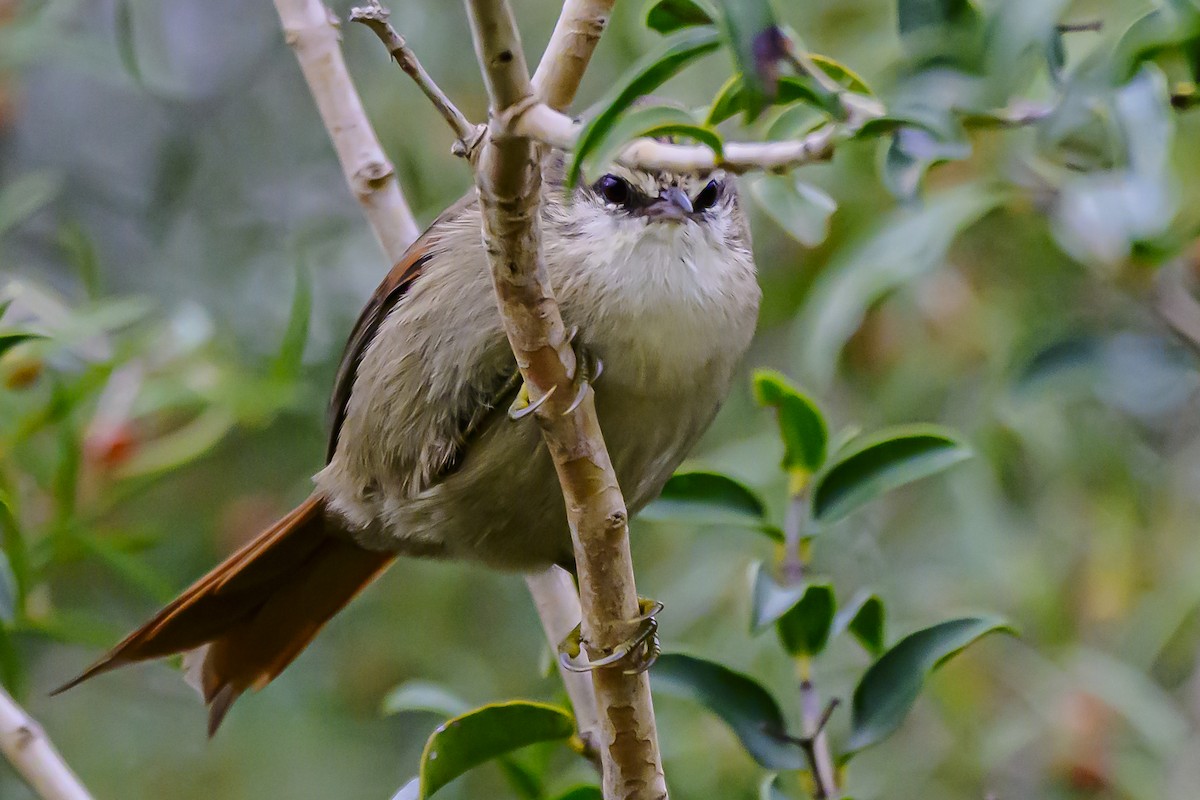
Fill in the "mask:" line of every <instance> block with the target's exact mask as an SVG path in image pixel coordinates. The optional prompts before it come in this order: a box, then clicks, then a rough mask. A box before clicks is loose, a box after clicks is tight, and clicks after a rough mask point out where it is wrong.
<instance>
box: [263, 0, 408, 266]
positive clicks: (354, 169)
mask: <svg viewBox="0 0 1200 800" xmlns="http://www.w3.org/2000/svg"><path fill="white" fill-rule="evenodd" d="M275 10H276V11H278V12H279V21H280V22H281V23H282V24H283V32H284V36H285V37H286V38H287V43H288V44H289V45H291V47H292V49H293V50H294V51H295V53H296V60H297V61H299V62H300V69H301V71H303V73H304V80H305V81H307V82H308V88H309V91H310V92H312V96H313V100H315V101H316V103H317V110H318V111H319V112H320V113H321V120H322V121H323V122H324V123H325V129H326V130H327V131H329V138H330V139H332V140H333V146H334V149H335V150H337V156H338V161H340V162H341V165H342V172H343V173H344V174H345V176H346V183H347V184H349V186H350V191H351V192H353V193H354V196H355V198H357V199H358V202H359V203H360V204H361V205H362V208H363V213H364V214H366V216H367V221H368V222H369V223H370V225H371V230H372V231H374V233H375V238H377V239H378V240H379V244H380V246H381V247H382V248H383V252H384V253H386V254H387V257H388V260H389V261H390V262H391V263H392V264H394V263H396V262H397V261H399V260H400V257H401V256H403V255H404V251H405V250H407V249H408V246H409V245H410V244H412V242H413V240H414V239H416V238H417V234H418V233H419V232H420V231H419V230H418V229H417V223H416V220H414V219H413V215H412V211H411V210H409V207H408V203H407V202H405V200H404V195H403V194H402V193H401V191H400V182H399V181H397V180H396V171H395V168H393V166H392V162H391V161H389V160H388V158H387V155H385V154H384V152H383V147H382V146H381V145H380V144H379V139H378V138H376V136H375V131H374V130H373V129H372V128H371V124H370V122H369V121H368V120H367V114H366V111H364V110H363V105H362V101H361V100H360V99H359V97H358V92H357V91H356V90H355V88H354V82H353V81H352V80H351V79H350V73H349V72H348V71H347V70H346V62H345V60H344V59H343V58H342V49H341V37H340V36H339V34H338V29H337V18H336V17H335V16H333V14H332V12H330V10H329V9H328V8H326V7H325V5H324V4H323V3H322V2H321V0H275Z"/></svg>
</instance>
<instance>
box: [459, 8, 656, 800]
mask: <svg viewBox="0 0 1200 800" xmlns="http://www.w3.org/2000/svg"><path fill="white" fill-rule="evenodd" d="M467 6H468V11H469V15H470V19H471V30H472V34H473V37H474V40H475V52H476V55H477V56H478V59H479V64H480V68H481V70H482V72H483V75H484V82H485V83H486V84H487V89H488V97H489V98H490V101H491V108H492V119H491V125H490V126H489V131H488V136H487V138H486V139H485V141H484V143H483V145H482V146H481V149H480V155H479V168H478V170H477V172H476V186H477V188H478V191H479V201H480V207H481V210H482V212H483V237H484V242H485V244H486V246H487V251H488V258H489V261H490V262H491V268H492V279H493V283H494V285H495V288H496V296H497V300H498V303H499V305H500V312H501V316H502V317H503V319H504V327H505V331H506V332H507V334H508V339H509V344H510V345H511V346H512V349H513V354H514V356H515V357H516V361H517V364H518V365H519V366H520V368H521V374H522V377H523V379H524V380H525V385H526V387H528V390H529V394H530V398H531V401H532V402H533V403H539V402H540V401H541V400H542V399H543V398H544V396H546V395H547V394H548V393H550V392H553V395H552V396H550V397H549V398H548V399H546V400H545V402H540V405H539V406H538V410H537V412H536V413H535V417H536V419H537V421H538V423H539V424H540V426H541V428H542V433H543V436H544V438H545V441H546V447H547V450H548V451H549V453H550V456H551V458H552V459H553V461H554V465H555V468H556V469H557V471H558V477H559V481H560V483H561V485H562V490H563V495H564V499H565V501H566V508H567V519H568V522H569V523H570V527H571V533H572V539H573V540H574V544H575V562H576V567H577V569H578V575H579V590H580V601H581V604H582V608H583V634H584V639H585V641H586V643H587V649H588V655H589V659H590V660H592V661H596V660H599V658H600V657H603V656H604V655H607V654H608V653H611V652H614V651H615V650H616V649H617V647H618V646H619V645H621V644H622V643H623V642H625V641H627V640H628V639H630V638H631V637H632V635H633V634H634V632H635V630H636V628H637V626H638V621H637V620H636V617H637V615H638V613H639V611H638V597H637V591H636V588H635V586H634V578H633V561H632V558H631V556H630V552H629V531H628V524H627V522H628V514H627V511H626V508H625V502H624V499H623V498H622V496H621V490H620V487H619V486H618V485H617V479H616V475H615V473H614V472H613V468H612V462H611V461H610V460H609V456H608V451H607V450H606V448H605V446H604V438H603V436H602V435H601V433H600V427H599V423H598V422H597V420H596V407H595V397H594V394H593V392H592V391H591V389H590V388H587V389H585V390H584V394H583V396H582V397H583V399H582V402H579V403H578V404H577V405H576V403H575V400H574V398H575V395H576V388H577V387H576V386H575V385H574V378H575V372H576V364H575V354H574V352H573V351H572V350H571V346H570V340H569V337H568V336H567V333H566V329H565V327H564V325H563V321H562V316H561V314H560V313H559V309H558V305H557V303H555V301H554V293H553V290H552V289H551V287H550V283H549V277H548V274H547V271H546V267H545V264H544V262H543V261H542V258H541V246H540V245H541V243H540V231H539V227H538V219H539V214H538V208H539V203H540V199H541V170H540V168H539V163H538V161H537V159H536V152H537V149H536V148H535V147H534V144H533V142H531V141H530V140H529V139H528V138H525V137H524V136H520V135H518V132H517V131H515V130H514V129H513V127H512V121H513V120H514V119H516V118H519V117H520V116H521V112H522V111H523V110H524V109H526V108H527V107H529V106H530V105H537V104H536V101H535V98H534V95H533V87H532V84H531V82H530V79H529V72H528V69H527V67H526V65H525V58H524V55H523V53H522V50H521V42H520V36H519V34H518V32H517V27H516V22H515V20H514V18H513V14H512V9H511V8H509V6H508V3H507V2H505V0H467ZM546 108H547V110H549V109H548V107H546ZM553 113H557V112H553ZM592 680H593V684H594V686H595V689H596V701H597V706H598V708H599V711H600V719H601V736H602V740H601V741H602V745H603V750H602V757H603V762H604V776H603V783H604V797H605V798H606V800H618V799H620V800H663V798H666V796H667V789H666V781H665V779H664V777H663V772H662V762H661V757H660V755H659V751H658V733H657V729H656V726H655V722H654V710H653V706H652V705H651V700H650V682H649V679H648V677H647V675H646V674H645V673H644V672H643V673H639V674H635V675H626V674H625V672H624V669H623V668H622V666H621V665H616V666H614V667H611V668H604V669H598V670H595V671H594V672H593V673H592Z"/></svg>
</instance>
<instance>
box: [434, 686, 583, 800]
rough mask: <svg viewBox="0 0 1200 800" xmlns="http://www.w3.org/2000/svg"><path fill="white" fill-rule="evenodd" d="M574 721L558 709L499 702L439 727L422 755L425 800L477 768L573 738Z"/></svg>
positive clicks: (514, 702) (531, 703)
mask: <svg viewBox="0 0 1200 800" xmlns="http://www.w3.org/2000/svg"><path fill="white" fill-rule="evenodd" d="M574 732H575V720H574V719H573V718H572V717H571V715H570V714H569V713H567V712H566V711H564V710H563V709H561V708H558V707H556V706H551V705H547V704H545V703H533V702H528V701H511V702H507V703H495V704H492V705H487V706H483V707H482V708H477V709H475V710H474V711H470V712H468V713H466V714H463V715H461V716H458V717H455V718H454V719H452V720H449V721H448V722H445V723H443V724H442V725H439V726H438V728H437V730H435V731H434V732H433V735H432V736H430V737H429V741H427V742H426V743H425V752H424V753H423V754H422V755H421V800H424V798H427V797H431V796H432V795H433V794H434V793H435V792H437V791H438V790H439V789H441V788H442V787H443V786H445V785H446V784H448V783H450V781H452V780H454V779H455V778H457V777H458V776H460V775H462V774H463V773H465V772H467V771H468V770H470V769H473V768H474V767H477V766H479V765H480V764H483V763H485V762H487V761H490V760H492V759H493V758H497V757H499V756H502V755H506V754H508V753H511V752H513V751H514V750H518V749H520V748H522V747H527V746H528V745H531V744H537V743H538V742H552V741H559V740H563V739H568V738H570V737H571V735H572V734H573V733H574Z"/></svg>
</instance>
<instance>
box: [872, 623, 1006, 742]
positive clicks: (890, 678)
mask: <svg viewBox="0 0 1200 800" xmlns="http://www.w3.org/2000/svg"><path fill="white" fill-rule="evenodd" d="M993 632H1002V633H1010V634H1015V631H1014V630H1013V629H1012V627H1010V626H1009V625H1008V623H1006V622H1004V621H1003V620H1000V619H996V618H989V617H964V618H962V619H955V620H949V621H947V622H942V623H939V624H937V625H934V626H932V627H930V628H925V629H924V630H920V631H917V632H916V633H913V634H910V635H908V636H906V637H904V638H903V639H901V640H900V642H899V643H898V644H897V645H896V646H895V647H893V648H892V649H890V650H888V651H887V652H886V653H884V655H883V657H882V658H880V659H879V660H878V661H876V662H875V663H874V664H873V665H872V666H871V668H870V669H868V670H867V672H866V674H865V675H863V677H862V680H861V681H859V684H858V686H857V687H856V688H855V690H854V700H853V704H852V709H851V732H850V742H849V745H848V748H849V750H850V751H851V752H857V751H859V750H862V749H863V748H865V747H870V746H871V745H873V744H876V743H877V742H880V741H882V740H883V739H886V738H887V737H888V736H890V735H891V734H892V733H893V732H894V731H895V730H896V729H897V728H898V727H900V723H902V722H903V721H904V718H905V717H906V716H907V715H908V711H909V709H910V708H912V705H913V703H914V702H916V699H917V695H919V694H920V693H921V687H922V686H923V685H924V683H925V678H926V677H927V676H928V675H929V674H930V673H931V672H933V671H934V670H935V669H937V668H938V667H939V666H941V665H942V664H943V663H945V662H946V661H947V660H949V659H950V658H952V657H953V656H955V655H956V654H958V653H959V652H961V651H962V650H963V649H964V648H965V647H967V646H968V645H970V644H971V643H972V642H975V641H977V640H978V639H980V638H981V637H983V636H985V635H987V634H989V633H993Z"/></svg>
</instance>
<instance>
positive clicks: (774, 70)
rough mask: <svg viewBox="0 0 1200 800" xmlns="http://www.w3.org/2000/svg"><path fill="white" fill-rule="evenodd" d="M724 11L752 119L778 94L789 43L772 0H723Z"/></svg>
mask: <svg viewBox="0 0 1200 800" xmlns="http://www.w3.org/2000/svg"><path fill="white" fill-rule="evenodd" d="M721 11H722V13H721V21H722V23H723V24H722V30H723V32H724V34H725V37H726V41H727V42H728V44H729V47H730V49H731V50H732V51H733V55H734V62H735V63H736V65H737V69H738V71H739V72H740V73H741V74H742V76H743V83H744V95H745V98H744V100H743V101H742V109H743V111H745V113H746V122H751V121H753V120H754V119H756V118H757V117H758V115H759V114H761V113H762V110H763V108H764V107H765V106H766V105H767V103H769V102H773V101H774V99H775V97H776V93H777V89H778V83H779V62H780V60H781V59H783V58H784V57H785V56H786V55H787V52H788V47H789V43H788V41H787V37H786V36H784V34H783V31H782V30H780V29H779V25H778V23H777V22H776V20H775V12H773V11H772V10H771V3H770V1H769V0H722V2H721Z"/></svg>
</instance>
